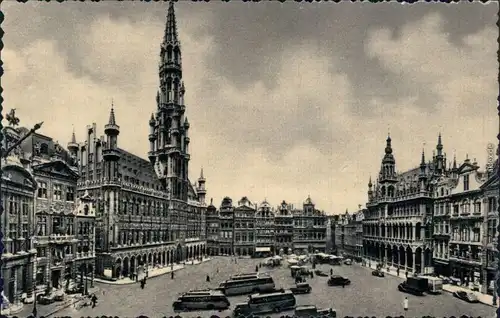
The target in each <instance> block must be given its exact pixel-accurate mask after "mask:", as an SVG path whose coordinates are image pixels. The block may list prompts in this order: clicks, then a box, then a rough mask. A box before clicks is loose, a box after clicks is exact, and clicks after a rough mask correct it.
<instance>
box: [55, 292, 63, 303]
mask: <svg viewBox="0 0 500 318" xmlns="http://www.w3.org/2000/svg"><path fill="white" fill-rule="evenodd" d="M63 300H64V291H62V290H58V291H56V292H55V293H54V301H63Z"/></svg>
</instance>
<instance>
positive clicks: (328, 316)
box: [294, 305, 337, 318]
mask: <svg viewBox="0 0 500 318" xmlns="http://www.w3.org/2000/svg"><path fill="white" fill-rule="evenodd" d="M294 317H299V318H311V317H314V318H316V317H318V318H335V317H337V311H336V310H335V309H332V308H324V309H319V308H318V307H316V306H315V305H304V306H297V307H296V308H295V313H294Z"/></svg>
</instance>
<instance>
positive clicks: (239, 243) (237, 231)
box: [233, 197, 256, 256]
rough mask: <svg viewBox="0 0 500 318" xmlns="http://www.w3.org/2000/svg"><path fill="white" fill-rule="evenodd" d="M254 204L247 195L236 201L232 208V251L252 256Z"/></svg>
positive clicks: (253, 247)
mask: <svg viewBox="0 0 500 318" xmlns="http://www.w3.org/2000/svg"><path fill="white" fill-rule="evenodd" d="M255 211H256V209H255V204H254V203H252V202H251V201H250V200H249V199H248V198H247V197H243V198H241V200H239V201H238V206H237V207H236V208H235V209H234V223H233V228H234V233H233V236H234V253H235V255H241V256H252V255H253V254H254V252H255Z"/></svg>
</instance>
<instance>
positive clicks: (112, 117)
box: [108, 101, 116, 126]
mask: <svg viewBox="0 0 500 318" xmlns="http://www.w3.org/2000/svg"><path fill="white" fill-rule="evenodd" d="M108 125H115V126H116V118H115V106H114V103H113V101H111V111H110V112H109V121H108Z"/></svg>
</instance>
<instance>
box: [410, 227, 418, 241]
mask: <svg viewBox="0 0 500 318" xmlns="http://www.w3.org/2000/svg"><path fill="white" fill-rule="evenodd" d="M411 226H412V227H413V238H412V239H413V240H416V239H417V225H416V224H413V223H412V225H411Z"/></svg>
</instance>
